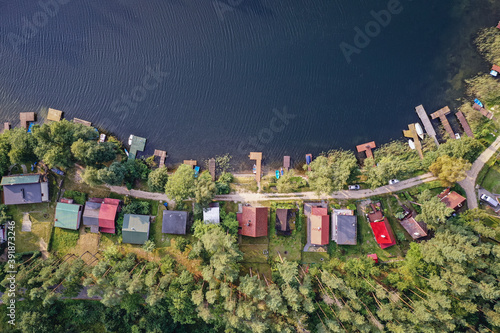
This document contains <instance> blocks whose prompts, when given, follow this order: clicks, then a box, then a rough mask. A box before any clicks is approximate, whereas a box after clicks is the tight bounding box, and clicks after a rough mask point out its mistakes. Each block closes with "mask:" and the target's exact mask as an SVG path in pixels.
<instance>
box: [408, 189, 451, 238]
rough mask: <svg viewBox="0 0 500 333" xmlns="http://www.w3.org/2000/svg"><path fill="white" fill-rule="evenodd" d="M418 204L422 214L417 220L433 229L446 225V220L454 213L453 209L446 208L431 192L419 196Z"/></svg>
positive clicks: (427, 191)
mask: <svg viewBox="0 0 500 333" xmlns="http://www.w3.org/2000/svg"><path fill="white" fill-rule="evenodd" d="M418 202H419V203H420V205H421V208H422V212H421V213H420V214H418V215H417V217H416V219H417V220H419V221H423V222H425V223H427V226H428V227H429V228H431V229H435V228H437V227H438V226H439V225H440V224H443V223H445V222H446V219H447V218H448V217H449V216H450V215H451V214H452V213H453V212H454V210H453V209H451V208H448V207H446V205H445V204H444V203H443V202H441V200H440V199H439V198H438V197H437V196H433V195H432V194H431V192H430V191H429V190H425V191H423V192H422V193H421V194H420V195H419V196H418Z"/></svg>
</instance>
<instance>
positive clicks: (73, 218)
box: [54, 202, 82, 230]
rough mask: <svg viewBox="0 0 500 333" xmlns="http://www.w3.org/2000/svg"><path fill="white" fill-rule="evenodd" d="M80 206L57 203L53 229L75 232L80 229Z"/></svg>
mask: <svg viewBox="0 0 500 333" xmlns="http://www.w3.org/2000/svg"><path fill="white" fill-rule="evenodd" d="M81 215H82V206H81V205H75V204H68V203H64V202H58V203H57V206H56V216H55V219H54V227H58V228H64V229H71V230H77V229H78V228H79V227H80V219H81Z"/></svg>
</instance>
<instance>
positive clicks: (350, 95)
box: [0, 0, 498, 163]
mask: <svg viewBox="0 0 500 333" xmlns="http://www.w3.org/2000/svg"><path fill="white" fill-rule="evenodd" d="M44 1H47V2H50V1H49V0H44ZM54 1H56V0H54ZM59 1H60V2H63V4H59V5H58V8H56V7H54V6H51V7H49V8H48V9H47V11H48V12H50V14H52V15H53V17H52V16H50V15H45V14H41V11H42V7H41V6H40V4H39V3H38V2H37V1H33V0H30V1H28V0H3V1H0V54H1V60H0V121H7V120H8V121H11V122H13V123H14V124H17V123H18V122H19V120H18V119H19V116H18V112H20V111H36V112H39V114H42V115H43V112H40V110H41V108H44V107H53V108H56V109H60V110H63V111H64V112H65V117H66V118H67V119H72V118H73V117H77V118H82V119H85V120H89V121H91V122H93V124H94V125H95V126H99V127H104V128H106V129H108V130H109V131H111V132H113V133H115V134H117V135H118V136H119V137H120V138H121V139H124V140H125V139H126V138H127V137H128V135H129V134H131V133H133V134H136V135H139V136H144V137H146V138H147V139H148V144H147V149H148V152H152V150H153V149H155V148H157V149H164V150H167V151H168V154H169V159H168V162H169V163H175V162H178V161H180V160H182V159H188V158H193V159H202V158H207V157H212V156H213V155H216V154H222V153H225V152H229V153H231V154H232V155H233V156H234V157H235V158H236V159H237V160H246V155H247V154H248V151H250V150H260V151H263V152H264V155H265V157H266V158H267V160H268V161H273V160H274V161H276V160H280V159H281V156H282V155H292V156H293V157H296V160H299V159H303V155H304V154H305V153H309V152H311V153H313V154H316V153H319V152H321V151H324V150H328V149H331V148H339V147H343V148H353V147H354V146H355V145H357V144H360V143H363V142H366V141H371V140H375V141H377V142H378V143H383V142H386V141H388V140H390V139H394V138H399V137H400V136H401V131H402V130H403V129H404V127H405V126H406V125H407V124H408V123H410V122H415V121H417V120H418V118H417V116H416V114H415V111H414V107H415V106H416V105H418V104H424V106H425V107H426V108H427V110H428V111H434V110H436V109H437V108H440V107H442V106H444V105H446V104H450V103H453V102H454V101H450V100H447V97H449V96H448V95H447V91H449V90H450V87H451V84H450V71H453V70H457V69H456V68H455V69H450V66H449V61H448V59H449V58H450V56H453V55H454V54H455V55H456V54H457V53H458V52H460V50H457V49H455V48H456V47H455V48H454V45H460V43H464V44H465V45H468V46H469V47H470V45H471V43H470V39H471V37H470V34H471V33H472V32H473V31H475V30H476V29H477V28H479V27H482V26H488V25H493V24H496V22H495V20H498V19H497V18H496V17H494V15H493V13H492V12H491V10H490V9H489V8H488V7H487V6H486V5H485V4H486V3H488V1H486V0H484V1H482V0H478V1H474V2H473V4H474V5H470V4H469V2H468V1H456V0H439V1H436V0H421V1H416V0H415V1H408V0H402V1H401V12H400V13H399V14H397V15H392V17H391V22H390V23H389V24H388V25H387V26H386V27H382V28H381V29H380V32H379V33H378V34H377V36H376V37H374V38H372V39H371V41H370V43H369V45H368V46H366V47H365V48H364V49H360V53H359V54H353V55H352V59H351V60H352V62H351V63H350V64H348V63H347V61H346V58H345V57H344V55H343V53H342V51H341V49H340V47H339V45H340V43H342V42H346V43H349V44H351V45H354V37H355V34H356V33H355V31H354V28H355V27H356V26H358V27H360V28H362V29H364V28H365V25H366V24H367V23H368V22H370V21H372V20H373V17H372V16H371V14H370V12H371V11H372V10H374V11H379V10H382V9H386V8H387V6H388V3H390V2H391V1H378V0H376V1H374V0H353V1H350V0H349V1H348V0H344V1H339V0H328V1H319V0H286V1H271V0H269V1H267V0H226V2H224V1H223V0H220V1H210V0H150V1H138V0H121V1H118V0H115V1H112V0H108V1H88V0H82V1H77V0H59ZM398 9H400V8H399V7H398ZM471 11H473V12H474V13H475V14H474V15H476V16H477V17H481V19H480V20H470V19H469V20H467V19H466V17H470V16H471V15H472V14H470V12H471ZM27 22H28V23H27ZM32 24H33V25H34V29H33V26H31V29H30V28H29V26H30V25H32ZM35 24H37V25H38V26H36V25H35ZM375 32H377V31H375ZM375 32H374V34H375ZM454 61H457V60H456V59H454ZM465 61H470V60H468V59H463V61H458V62H460V63H463V62H465ZM458 66H460V65H456V67H458ZM471 66H472V67H474V68H475V69H476V68H478V69H484V64H482V63H481V62H480V61H479V60H478V59H476V60H475V64H471ZM486 69H487V68H486ZM155 70H156V71H158V70H159V71H160V73H157V76H156V79H155V78H154V77H153V78H151V77H150V74H151V72H152V71H155ZM457 89H460V88H457ZM127 98H128V99H130V100H128V101H127ZM134 98H135V100H134ZM273 109H276V110H278V111H279V113H280V114H283V112H284V111H283V110H284V109H285V110H286V113H287V114H290V115H293V117H292V116H289V117H288V118H287V117H285V120H286V121H285V122H282V121H281V120H279V119H278V120H276V119H275V120H273V118H274V117H275V116H276V111H274V112H273ZM282 118H283V116H282ZM292 118H293V119H292Z"/></svg>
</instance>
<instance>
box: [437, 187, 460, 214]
mask: <svg viewBox="0 0 500 333" xmlns="http://www.w3.org/2000/svg"><path fill="white" fill-rule="evenodd" d="M438 198H439V199H441V202H442V203H444V204H445V205H446V207H448V208H451V209H453V210H455V211H457V210H459V209H460V208H461V207H462V206H463V205H464V203H465V201H466V200H467V199H465V198H464V197H463V196H461V195H460V194H458V193H457V192H455V191H450V189H449V188H447V189H446V190H444V191H443V192H441V193H440V194H439V195H438Z"/></svg>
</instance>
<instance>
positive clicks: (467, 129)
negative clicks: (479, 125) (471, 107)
mask: <svg viewBox="0 0 500 333" xmlns="http://www.w3.org/2000/svg"><path fill="white" fill-rule="evenodd" d="M455 115H456V116H457V118H458V121H459V122H460V124H461V125H462V128H463V129H464V132H465V134H467V136H468V137H469V138H473V137H474V133H472V130H471V129H470V126H469V123H468V122H467V119H465V116H464V114H463V113H462V112H461V111H458V112H457V113H456V114H455Z"/></svg>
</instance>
